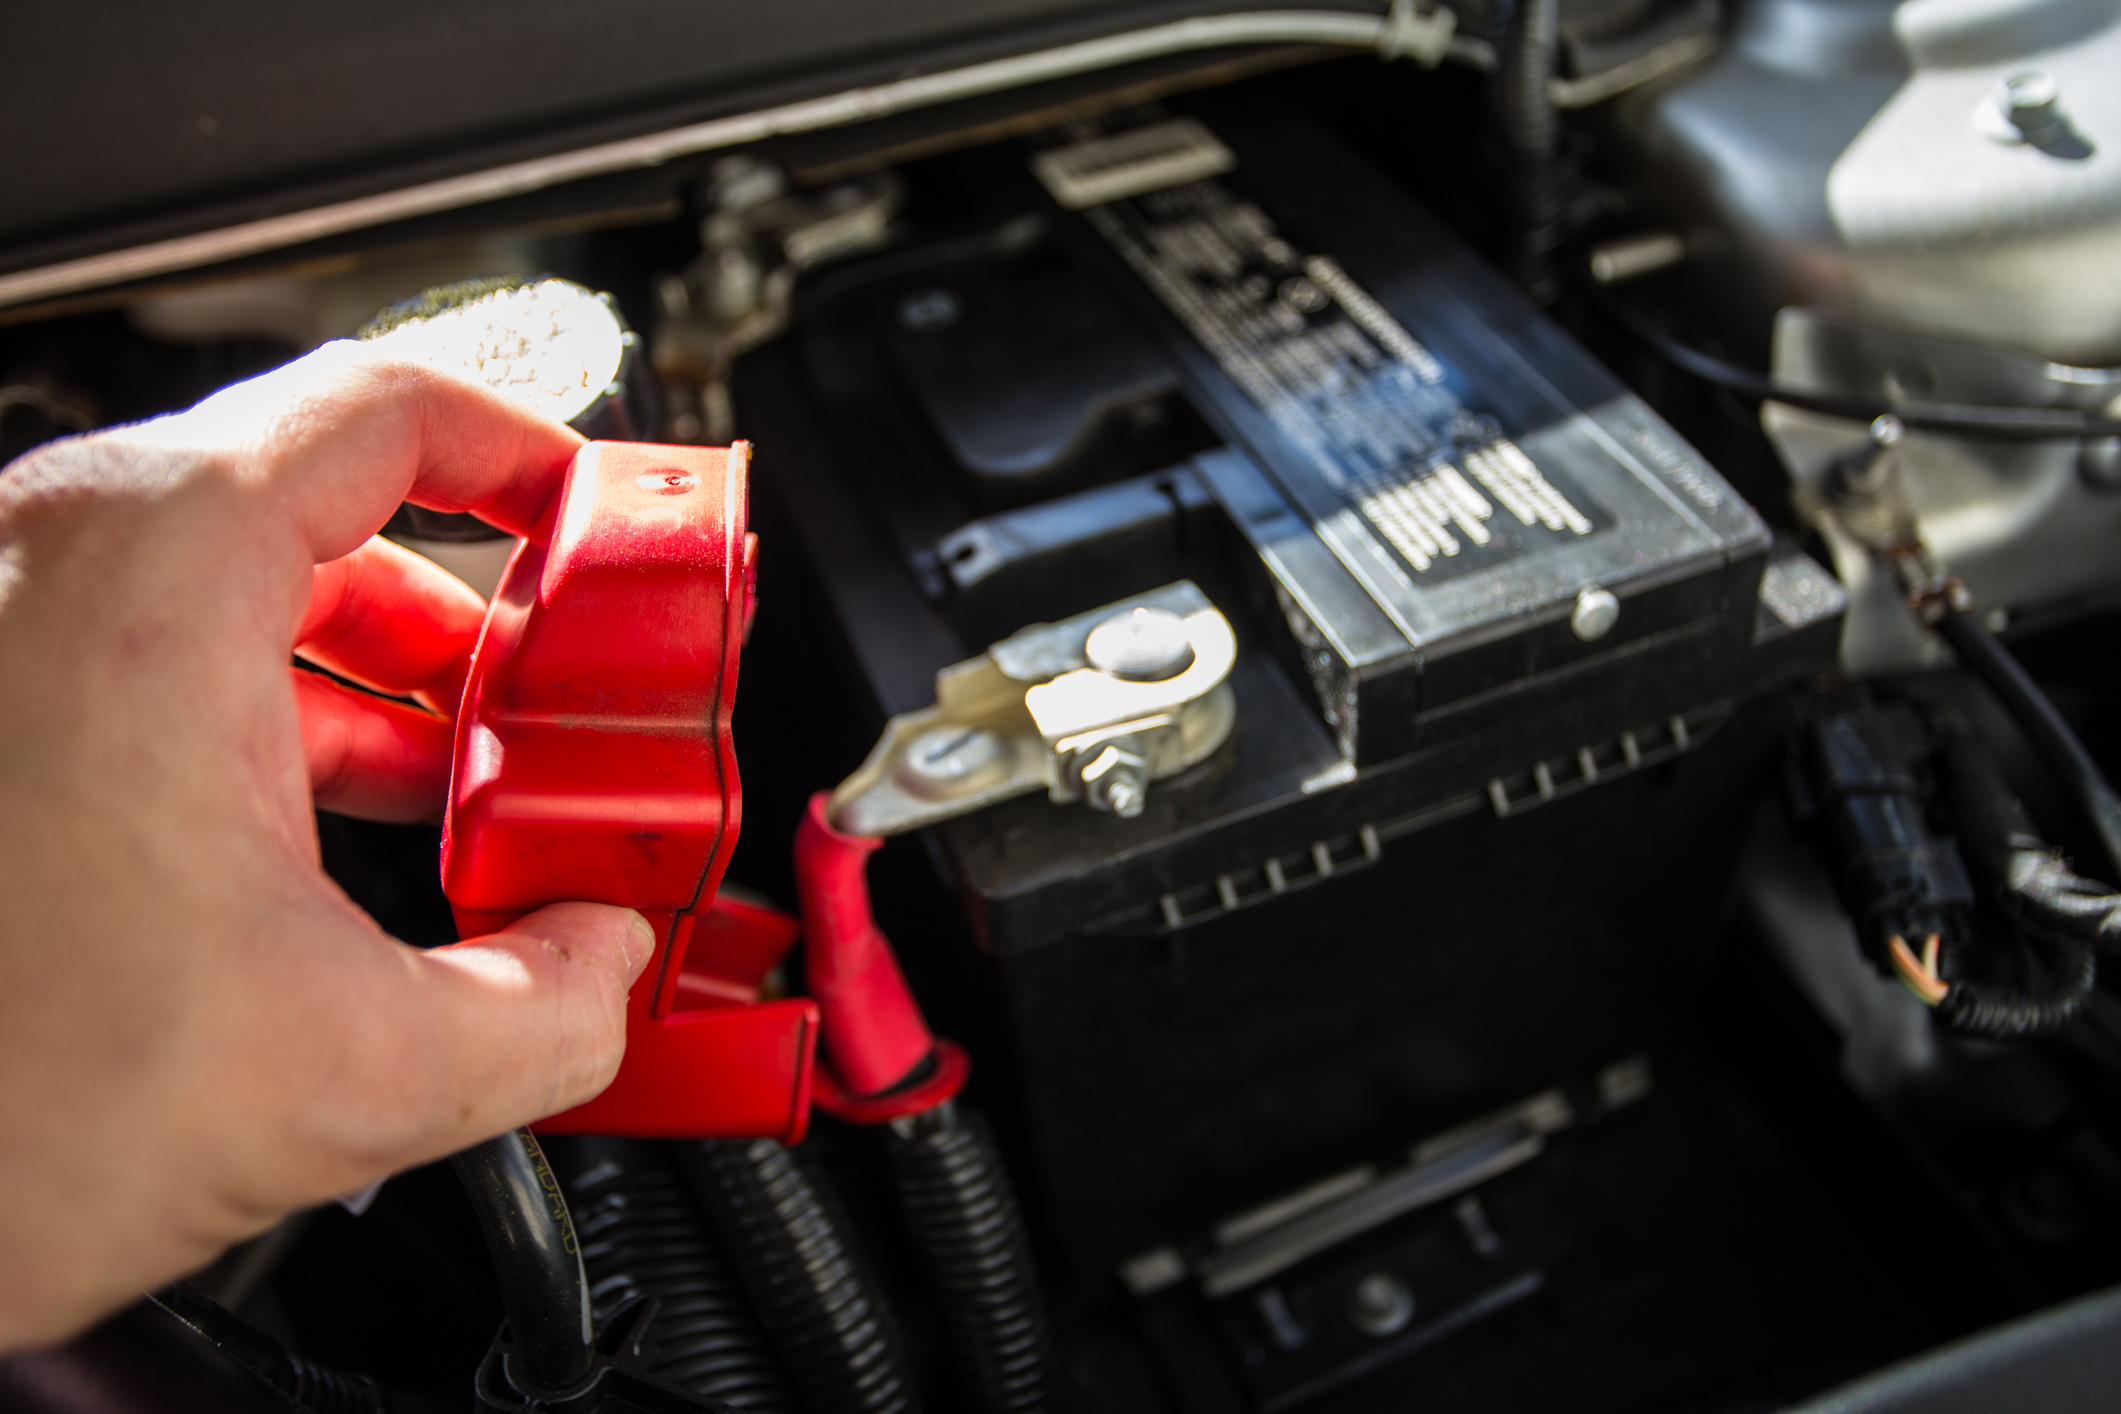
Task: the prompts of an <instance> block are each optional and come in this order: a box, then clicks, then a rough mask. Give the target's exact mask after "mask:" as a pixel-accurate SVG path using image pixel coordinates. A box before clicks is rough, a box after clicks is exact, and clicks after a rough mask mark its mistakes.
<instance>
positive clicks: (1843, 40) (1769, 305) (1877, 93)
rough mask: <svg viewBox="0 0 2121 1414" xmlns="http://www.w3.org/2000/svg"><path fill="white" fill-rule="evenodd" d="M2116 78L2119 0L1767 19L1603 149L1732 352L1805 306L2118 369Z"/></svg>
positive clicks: (1741, 18)
mask: <svg viewBox="0 0 2121 1414" xmlns="http://www.w3.org/2000/svg"><path fill="white" fill-rule="evenodd" d="M2036 75H2037V76H2041V77H2042V78H2044V80H2045V86H2046V88H2047V89H2048V93H2047V95H2046V98H2045V106H2044V108H2043V107H2042V106H2041V104H2040V103H2039V102H2033V101H2031V100H2036V99H2040V98H2041V95H2039V94H2035V93H2033V92H2032V91H2031V90H2033V89H2035V88H2039V87H2042V85H2041V84H2040V83H2038V82H2036V81H2035V79H2034V76H2036ZM2117 76H2121V7H2117V6H2116V5H2114V4H2113V3H2112V0H1753V3H1750V4H1747V5H1745V6H1743V7H1742V9H1741V10H1740V11H1739V13H1738V16H1737V22H1736V25H1735V28H1734V30H1733V32H1732V36H1731V42H1730V45H1729V47H1728V49H1727V50H1726V51H1725V52H1724V53H1723V54H1721V55H1719V56H1718V57H1716V58H1715V59H1713V60H1711V61H1709V62H1708V63H1705V64H1702V65H1699V66H1697V67H1696V68H1694V69H1692V70H1690V71H1688V72H1687V73H1686V74H1685V75H1683V76H1681V77H1679V78H1677V79H1675V80H1673V81H1671V82H1670V83H1667V84H1663V85H1656V86H1651V87H1647V88H1645V89H1643V90H1640V91H1638V92H1637V93H1634V94H1631V95H1628V96H1626V97H1623V98H1621V99H1619V100H1617V101H1616V102H1615V103H1614V104H1613V105H1612V109H1611V111H1610V117H1609V119H1608V122H1609V124H1610V127H1609V130H1608V131H1607V133H1606V134H1605V137H1606V138H1607V141H1608V147H1609V150H1611V151H1612V152H1613V153H1614V154H1615V156H1616V157H1617V158H1618V159H1619V160H1620V162H1621V163H1622V165H1623V169H1624V170H1623V181H1624V182H1625V183H1626V184H1627V186H1628V188H1629V196H1630V207H1631V210H1633V211H1634V212H1635V214H1636V215H1637V216H1638V217H1639V218H1640V219H1641V220H1642V222H1643V223H1644V224H1645V225H1646V226H1647V225H1656V226H1661V227H1664V228H1666V229H1669V230H1670V231H1672V232H1675V233H1677V234H1678V235H1679V237H1680V238H1681V240H1682V241H1683V242H1684V244H1685V246H1686V249H1687V252H1688V255H1687V259H1686V261H1685V262H1684V263H1683V264H1682V265H1681V266H1679V267H1678V268H1677V270H1676V271H1675V272H1674V273H1673V274H1672V275H1670V276H1668V277H1667V279H1668V280H1670V281H1671V282H1672V283H1671V284H1670V285H1669V286H1668V288H1669V289H1670V290H1671V291H1672V296H1673V302H1674V303H1678V304H1683V305H1684V306H1685V307H1687V308H1688V309H1689V310H1690V311H1693V312H1695V313H1697V314H1698V316H1699V317H1700V319H1701V320H1702V321H1703V322H1704V323H1705V324H1706V325H1707V326H1708V327H1709V328H1711V330H1712V331H1713V332H1715V333H1716V334H1717V335H1719V336H1720V337H1721V338H1722V339H1723V341H1724V343H1725V344H1726V345H1727V346H1728V347H1729V348H1730V349H1731V350H1732V351H1733V352H1734V353H1737V354H1739V355H1741V356H1744V357H1748V358H1750V359H1752V360H1755V361H1757V360H1758V359H1759V357H1760V356H1761V355H1763V354H1765V352H1766V344H1767V338H1768V333H1769V328H1770V324H1771V321H1772V319H1773V316H1774V314H1775V312H1776V311H1778V310H1780V309H1782V308H1783V307H1784V306H1786V305H1792V304H1803V305H1826V306H1831V307H1835V308H1839V309H1844V310H1849V311H1853V312H1861V313H1866V314H1869V315H1872V316H1875V317H1877V318H1879V319H1881V320H1883V321H1887V322H1894V323H1901V324H1910V325H1915V326H1918V327H1921V328H1925V329H1929V330H1931V331H1934V332H1936V333H1939V334H1946V335H1954V336H1957V337H1960V338H1964V339H1972V340H1978V341H1981V342H1988V343H1999V344H2006V345H2011V346H2014V347H2017V348H2022V349H2025V350H2028V351H2030V352H2033V353H2037V354H2039V355H2041V356H2043V357H2046V358H2051V359H2056V360H2059V361H2061V362H2064V363H2072V364H2104V363H2121V258H2117V256H2121V81H2117ZM2013 104H2016V106H2015V107H2014V106H2012V105H2013ZM2021 110H2022V111H2021ZM2013 113H2017V114H2018V115H2019V117H2020V118H2022V119H2023V123H2024V126H2020V125H2019V124H2018V122H2016V121H2014V120H2013V118H2012V116H2011V115H2012V114H2013Z"/></svg>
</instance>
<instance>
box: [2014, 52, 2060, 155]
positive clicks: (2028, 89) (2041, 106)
mask: <svg viewBox="0 0 2121 1414" xmlns="http://www.w3.org/2000/svg"><path fill="white" fill-rule="evenodd" d="M2061 101H2062V85H2060V84H2058V83H2056V82H2055V77H2054V75H2052V74H2047V73H2042V72H2041V71H2040V70H2038V69H2034V70H2032V71H2030V72H2028V73H2023V74H2013V75H2011V77H2009V78H2007V79H2005V80H2004V81H2003V101H2002V108H2003V112H2004V116H2005V117H2007V118H2009V119H2010V120H2011V126H2012V127H2014V128H2016V129H2017V130H2018V131H2019V132H2021V133H2023V134H2024V135H2025V140H2026V141H2027V142H2044V141H2045V140H2047V139H2048V138H2050V137H2053V136H2055V134H2056V131H2057V130H2058V129H2059V128H2060V127H2061V126H2062V108H2061Z"/></svg>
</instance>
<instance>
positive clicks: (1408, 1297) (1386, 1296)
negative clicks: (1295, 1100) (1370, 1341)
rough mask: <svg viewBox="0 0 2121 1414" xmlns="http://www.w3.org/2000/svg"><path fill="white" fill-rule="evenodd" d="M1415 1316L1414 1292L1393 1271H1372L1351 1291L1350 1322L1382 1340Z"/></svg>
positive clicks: (1393, 1333)
mask: <svg viewBox="0 0 2121 1414" xmlns="http://www.w3.org/2000/svg"><path fill="white" fill-rule="evenodd" d="M1413 1319H1414V1293H1413V1292H1411V1291H1409V1290H1407V1284H1406V1283H1405V1282H1403V1281H1401V1280H1400V1279H1399V1278H1398V1277H1396V1276H1393V1275H1392V1274H1391V1273H1390V1272H1372V1273H1370V1274H1369V1275H1368V1276H1366V1277H1364V1278H1363V1279H1362V1280H1361V1281H1359V1282H1357V1283H1355V1289H1354V1290H1353V1291H1351V1292H1349V1293H1348V1324H1349V1325H1351V1326H1353V1327H1355V1329H1357V1330H1359V1331H1361V1332H1362V1333H1363V1334H1364V1335H1367V1336H1372V1337H1374V1338H1376V1339H1379V1340H1382V1339H1383V1338H1384V1337H1386V1336H1388V1335H1397V1334H1398V1333H1399V1332H1401V1331H1403V1330H1405V1329H1406V1328H1407V1322H1409V1321H1411V1320H1413Z"/></svg>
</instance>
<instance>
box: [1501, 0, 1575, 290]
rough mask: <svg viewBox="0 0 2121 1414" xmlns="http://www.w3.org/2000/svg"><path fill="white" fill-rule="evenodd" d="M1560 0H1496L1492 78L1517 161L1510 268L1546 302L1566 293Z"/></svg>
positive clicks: (1506, 142) (1513, 163)
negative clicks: (1557, 88)
mask: <svg viewBox="0 0 2121 1414" xmlns="http://www.w3.org/2000/svg"><path fill="white" fill-rule="evenodd" d="M1558 12H1559V5H1558V0H1494V3H1493V4H1491V5H1490V6H1489V9H1488V30H1489V36H1490V38H1491V40H1492V41H1493V43H1494V45H1495V73H1494V76H1493V78H1491V79H1490V80H1489V83H1490V85H1491V87H1490V94H1491V101H1492V106H1493V109H1494V113H1495V122H1496V125H1497V127H1498V128H1500V130H1501V133H1502V144H1503V148H1504V151H1505V152H1506V154H1507V155H1508V158H1509V163H1510V177H1511V186H1512V196H1513V197H1514V203H1515V206H1516V208H1517V209H1516V212H1515V215H1516V217H1517V226H1518V229H1517V249H1516V253H1515V257H1514V259H1513V260H1512V261H1511V270H1510V274H1511V275H1512V277H1514V278H1515V279H1516V281H1517V283H1518V284H1519V285H1520V286H1521V287H1523V289H1524V292H1525V293H1526V294H1528V295H1530V296H1531V297H1532V299H1533V300H1534V301H1535V302H1537V303H1538V304H1541V305H1549V304H1552V303H1553V302H1554V301H1555V299H1556V298H1558V297H1559V296H1560V294H1561V276H1560V273H1559V266H1558V264H1557V260H1556V257H1557V256H1558V255H1559V253H1560V250H1561V242H1562V237H1563V234H1564V218H1565V216H1566V215H1567V205H1568V186H1567V180H1566V174H1565V172H1564V170H1563V167H1562V161H1561V137H1562V128H1561V114H1560V113H1559V112H1557V111H1556V110H1555V107H1554V100H1553V98H1552V96H1551V94H1550V91H1549V88H1550V85H1551V84H1552V83H1553V80H1554V47H1555V43H1556V37H1557V33H1558V30H1559V24H1560V21H1559V14H1558Z"/></svg>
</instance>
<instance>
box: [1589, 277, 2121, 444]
mask: <svg viewBox="0 0 2121 1414" xmlns="http://www.w3.org/2000/svg"><path fill="white" fill-rule="evenodd" d="M1591 293H1592V296H1593V299H1594V300H1595V302H1596V303H1597V305H1598V307H1599V308H1600V309H1602V310H1604V311H1605V312H1606V313H1607V314H1609V315H1610V316H1612V318H1613V320H1614V322H1615V323H1617V324H1619V325H1620V326H1621V327H1622V328H1624V329H1626V330H1627V331H1628V333H1629V334H1631V335H1632V336H1634V337H1635V338H1636V339H1637V340H1639V341H1640V342H1642V343H1644V344H1646V345H1648V346H1649V348H1650V349H1651V351H1652V352H1654V353H1655V354H1657V356H1658V357H1660V358H1662V359H1664V360H1665V362H1667V363H1669V364H1671V365H1673V366H1674V367H1675V368H1678V369H1680V370H1682V371H1684V372H1686V373H1690V374H1692V375H1693V376H1694V377H1696V378H1699V379H1700V380H1702V381H1703V382H1704V383H1713V384H1715V385H1716V386H1717V387H1719V388H1724V389H1727V390H1729V391H1730V392H1733V393H1736V394H1738V395H1740V396H1741V397H1746V398H1750V399H1752V400H1753V401H1755V402H1777V403H1786V404H1788V405H1789V406H1791V407H1794V408H1802V409H1804V410H1805V411H1807V412H1817V413H1824V414H1826V415H1827V416H1829V417H1846V418H1853V419H1854V420H1856V421H1858V422H1869V421H1871V420H1873V419H1874V418H1878V417H1883V416H1885V415H1886V414H1888V413H1890V414H1891V415H1892V416H1894V417H1897V418H1899V419H1900V420H1901V422H1903V423H1905V424H1906V425H1907V426H1909V427H1912V428H1917V429H1919V430H1921V431H1924V432H1949V433H1953V434H1956V435H1958V436H1962V437H1987V438H1996V439H2000V440H2004V441H2080V440H2087V439H2090V438H2095V437H2121V421H2117V420H2116V419H2113V418H2107V417H2093V416H2091V415H2090V414H2088V413H2082V412H2076V411H2074V410H2071V409H2067V408H2025V407H1992V406H1987V405H1983V404H1977V403H1924V402H1906V403H1889V402H1885V401H1883V400H1880V399H1876V398H1859V397H1844V396H1841V395H1839V394H1833V393H1807V392H1803V391H1800V390H1798V389H1795V388H1787V387H1784V386H1782V385H1781V384H1779V383H1776V382H1775V381H1774V380H1773V379H1771V378H1769V377H1768V376H1767V375H1766V374H1764V373H1757V372H1755V371H1754V370H1752V369H1750V368H1745V367H1742V366H1740V365H1739V364H1735V363H1731V362H1729V361H1727V360H1725V359H1721V358H1718V357H1716V356H1715V355H1714V354H1710V353H1705V352H1703V351H1702V350H1700V349H1697V348H1695V347H1693V346H1692V345H1690V344H1687V343H1684V342H1682V341H1681V340H1679V339H1675V338H1673V337H1672V336H1671V335H1670V334H1667V333H1666V332H1664V330H1662V329H1659V328H1658V327H1657V326H1656V325H1655V324H1652V323H1651V322H1650V321H1649V320H1648V319H1646V318H1644V317H1643V315H1642V314H1641V313H1640V312H1639V311H1637V310H1635V309H1633V308H1631V307H1630V306H1629V305H1628V304H1627V302H1626V301H1624V300H1621V299H1618V298H1615V297H1614V296H1612V295H1609V294H1607V293H1605V292H1604V291H1602V290H1596V291H1592V292H1591Z"/></svg>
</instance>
